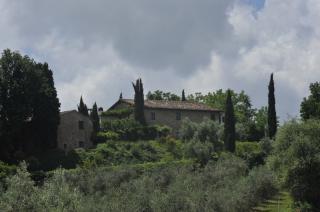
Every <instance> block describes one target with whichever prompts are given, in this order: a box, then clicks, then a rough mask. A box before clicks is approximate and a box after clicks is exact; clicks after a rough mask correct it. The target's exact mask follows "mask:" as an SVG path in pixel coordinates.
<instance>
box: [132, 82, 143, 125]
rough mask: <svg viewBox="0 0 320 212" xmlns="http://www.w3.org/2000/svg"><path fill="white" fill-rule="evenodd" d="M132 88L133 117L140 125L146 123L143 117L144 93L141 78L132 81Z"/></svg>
mask: <svg viewBox="0 0 320 212" xmlns="http://www.w3.org/2000/svg"><path fill="white" fill-rule="evenodd" d="M132 85H133V88H134V119H135V120H136V121H137V122H139V123H140V124H142V125H146V119H145V117H144V94H143V84H142V80H141V79H137V80H136V84H134V83H132Z"/></svg>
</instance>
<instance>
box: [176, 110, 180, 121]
mask: <svg viewBox="0 0 320 212" xmlns="http://www.w3.org/2000/svg"><path fill="white" fill-rule="evenodd" d="M176 120H181V112H180V111H178V112H177V113H176Z"/></svg>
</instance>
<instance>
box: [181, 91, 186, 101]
mask: <svg viewBox="0 0 320 212" xmlns="http://www.w3.org/2000/svg"><path fill="white" fill-rule="evenodd" d="M181 101H187V99H186V95H185V94H184V89H183V90H182V95H181Z"/></svg>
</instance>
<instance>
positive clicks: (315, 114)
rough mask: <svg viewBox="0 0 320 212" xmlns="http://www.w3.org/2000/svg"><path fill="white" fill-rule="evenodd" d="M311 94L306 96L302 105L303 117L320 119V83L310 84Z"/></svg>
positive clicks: (301, 113)
mask: <svg viewBox="0 0 320 212" xmlns="http://www.w3.org/2000/svg"><path fill="white" fill-rule="evenodd" d="M309 89H310V93H311V94H310V95H309V96H308V97H307V98H304V99H303V101H302V103H301V107H300V115H301V117H302V119H304V120H306V119H310V118H313V119H320V83H319V82H315V83H311V84H310V86H309Z"/></svg>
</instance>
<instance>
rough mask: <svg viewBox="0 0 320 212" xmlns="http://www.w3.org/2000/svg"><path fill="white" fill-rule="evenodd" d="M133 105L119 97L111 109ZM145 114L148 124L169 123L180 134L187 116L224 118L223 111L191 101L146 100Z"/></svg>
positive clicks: (192, 117) (194, 117)
mask: <svg viewBox="0 0 320 212" xmlns="http://www.w3.org/2000/svg"><path fill="white" fill-rule="evenodd" d="M133 106H134V101H133V100H132V99H119V100H118V101H117V102H116V103H115V104H114V105H113V106H111V107H110V108H109V110H115V109H123V108H128V107H133ZM144 115H145V119H146V122H147V124H148V125H167V126H169V127H170V128H171V129H172V133H173V134H174V135H178V134H179V129H180V127H181V122H182V120H183V119H185V118H188V119H190V120H191V121H193V122H197V123H200V122H202V121H203V119H204V118H208V119H211V120H214V121H217V122H219V123H221V122H223V119H224V113H223V111H221V110H218V109H214V108H211V107H209V106H207V105H205V104H201V103H197V102H191V101H165V100H145V103H144ZM102 119H103V118H102Z"/></svg>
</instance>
